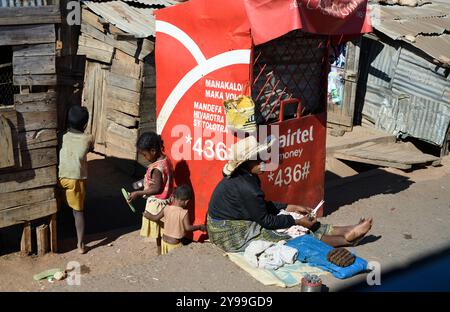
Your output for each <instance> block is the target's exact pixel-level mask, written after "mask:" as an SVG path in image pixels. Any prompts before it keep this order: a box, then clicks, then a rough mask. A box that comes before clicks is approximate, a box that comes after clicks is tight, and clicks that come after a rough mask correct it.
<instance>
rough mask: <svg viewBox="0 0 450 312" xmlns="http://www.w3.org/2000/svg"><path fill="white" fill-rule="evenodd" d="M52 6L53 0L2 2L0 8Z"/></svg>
mask: <svg viewBox="0 0 450 312" xmlns="http://www.w3.org/2000/svg"><path fill="white" fill-rule="evenodd" d="M50 4H52V0H0V8H8V7H9V8H19V7H29V6H32V7H33V6H44V5H50Z"/></svg>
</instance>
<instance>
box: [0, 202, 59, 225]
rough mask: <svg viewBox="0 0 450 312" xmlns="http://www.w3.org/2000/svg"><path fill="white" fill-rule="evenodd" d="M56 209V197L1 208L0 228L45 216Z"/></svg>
mask: <svg viewBox="0 0 450 312" xmlns="http://www.w3.org/2000/svg"><path fill="white" fill-rule="evenodd" d="M56 211H57V206H56V199H52V200H48V201H43V202H39V203H33V204H31V205H24V206H18V207H14V208H10V209H6V210H1V211H0V228H3V227H7V226H11V225H14V224H19V223H23V222H26V221H32V220H36V219H39V218H43V217H47V216H49V215H52V214H54V213H56Z"/></svg>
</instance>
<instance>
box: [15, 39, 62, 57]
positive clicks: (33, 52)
mask: <svg viewBox="0 0 450 312" xmlns="http://www.w3.org/2000/svg"><path fill="white" fill-rule="evenodd" d="M13 55H14V56H42V55H55V43H54V42H52V43H41V44H33V45H20V46H14V47H13Z"/></svg>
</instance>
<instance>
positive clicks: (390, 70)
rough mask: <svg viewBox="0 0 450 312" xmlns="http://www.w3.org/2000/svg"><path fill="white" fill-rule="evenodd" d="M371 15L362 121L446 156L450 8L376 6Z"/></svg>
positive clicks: (360, 95)
mask: <svg viewBox="0 0 450 312" xmlns="http://www.w3.org/2000/svg"><path fill="white" fill-rule="evenodd" d="M413 5H414V4H413ZM372 11H373V13H374V14H373V17H372V22H373V27H374V34H370V35H366V36H364V38H363V40H362V42H361V55H360V59H361V61H360V68H359V81H358V91H357V96H356V98H357V103H356V106H357V108H358V113H359V116H357V118H358V119H359V120H360V121H361V122H362V124H366V125H370V126H373V127H375V128H378V129H382V130H384V131H386V132H388V133H392V134H394V135H397V136H398V137H402V138H405V137H413V138H417V139H420V140H423V141H426V142H428V143H431V144H433V145H435V146H438V147H439V148H440V149H441V154H442V155H443V154H447V153H448V149H449V148H448V146H449V141H450V136H449V123H450V77H449V73H450V34H449V33H450V16H449V15H450V3H449V2H447V3H444V2H435V1H433V2H432V3H431V2H430V1H427V2H425V1H422V2H419V3H417V6H400V5H382V4H373V5H372Z"/></svg>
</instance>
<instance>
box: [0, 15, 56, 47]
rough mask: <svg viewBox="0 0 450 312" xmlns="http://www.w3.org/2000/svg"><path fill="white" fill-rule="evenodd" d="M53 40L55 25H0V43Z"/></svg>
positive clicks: (27, 42)
mask: <svg viewBox="0 0 450 312" xmlns="http://www.w3.org/2000/svg"><path fill="white" fill-rule="evenodd" d="M2 10H4V9H2ZM2 10H0V12H1V11H2ZM55 40H56V36H55V25H51V24H49V25H43V24H38V25H22V26H0V45H21V44H36V43H49V42H55Z"/></svg>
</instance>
